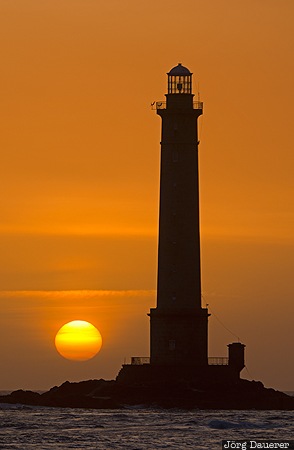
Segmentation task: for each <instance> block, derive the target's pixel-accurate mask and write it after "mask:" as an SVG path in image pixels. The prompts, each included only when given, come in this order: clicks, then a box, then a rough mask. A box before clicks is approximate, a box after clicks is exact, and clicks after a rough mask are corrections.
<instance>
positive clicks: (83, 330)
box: [55, 320, 102, 361]
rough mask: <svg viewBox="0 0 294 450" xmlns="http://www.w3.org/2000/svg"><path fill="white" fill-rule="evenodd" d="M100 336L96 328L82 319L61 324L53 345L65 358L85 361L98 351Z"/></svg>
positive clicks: (100, 343) (100, 344) (100, 342)
mask: <svg viewBox="0 0 294 450" xmlns="http://www.w3.org/2000/svg"><path fill="white" fill-rule="evenodd" d="M101 346H102V337H101V334H100V332H99V331H98V330H97V328H95V327H94V325H92V324H91V323H90V322H85V321H84V320H73V321H72V322H68V323H66V324H65V325H63V326H62V327H61V328H60V330H59V331H58V332H57V334H56V336H55V347H56V349H57V351H58V353H60V355H61V356H63V357H64V358H66V359H71V360H74V361H87V360H88V359H91V358H93V357H94V356H95V355H97V353H98V352H99V351H100V349H101Z"/></svg>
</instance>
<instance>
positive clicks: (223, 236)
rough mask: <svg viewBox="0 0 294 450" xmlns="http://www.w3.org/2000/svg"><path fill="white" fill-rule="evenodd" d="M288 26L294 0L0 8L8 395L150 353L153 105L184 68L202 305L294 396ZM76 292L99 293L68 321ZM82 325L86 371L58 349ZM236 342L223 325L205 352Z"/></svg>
mask: <svg viewBox="0 0 294 450" xmlns="http://www.w3.org/2000/svg"><path fill="white" fill-rule="evenodd" d="M293 19H294V4H293V1H292V0H280V1H279V2H277V1H276V0H258V1H256V0H249V1H247V2H243V3H241V2H236V1H235V0H211V1H210V2H207V1H205V0H182V1H181V2H180V4H179V2H175V1H174V0H169V1H167V0H160V1H158V0H156V1H155V0H150V1H149V2H147V3H145V4H143V3H142V2H138V1H135V0H127V1H124V2H121V1H118V0H108V1H107V2H104V3H101V2H98V1H97V0H70V1H69V0H58V1H56V0H50V1H49V0H43V1H42V2H40V1H39V0H26V1H25V2H23V1H22V0H14V1H13V2H12V1H10V0H2V1H1V2H0V54H1V59H2V64H1V72H0V90H1V93H0V149H1V164H0V177H1V187H2V189H1V195H0V214H1V221H0V250H1V251H0V289H1V290H2V293H1V294H0V303H1V315H2V319H1V342H5V345H4V344H3V345H2V347H1V349H0V356H1V360H2V361H4V362H5V367H6V371H5V372H3V373H2V374H1V375H0V389H6V388H7V389H9V388H18V387H26V388H43V387H45V388H47V387H50V386H51V385H54V384H57V383H59V382H62V381H64V380H65V379H85V378H100V377H101V376H103V377H114V376H115V374H116V373H117V371H118V369H119V367H120V365H121V363H122V362H123V359H124V357H129V356H131V355H134V354H135V353H137V354H138V355H140V354H142V355H145V354H146V353H148V333H149V328H148V318H147V316H146V313H147V312H148V310H149V308H150V307H153V306H154V302H155V293H154V290H155V288H156V251H157V250H156V246H157V241H156V239H157V219H158V189H159V150H160V149H159V142H160V119H159V118H158V117H157V116H156V114H155V113H154V111H151V110H150V103H151V102H153V101H154V100H161V99H164V94H165V93H166V72H167V71H168V70H169V69H170V68H171V67H173V66H174V65H176V64H177V63H178V62H182V63H183V64H184V65H185V66H187V67H188V68H190V70H191V71H192V72H193V73H194V92H195V93H197V90H198V86H199V90H200V94H201V99H202V100H203V101H204V115H203V117H202V118H201V119H200V130H201V134H200V140H201V143H200V183H201V186H200V187H201V233H202V276H203V296H204V301H205V302H207V303H209V305H210V307H211V309H212V311H214V312H215V314H216V315H217V317H219V318H220V319H221V321H222V322H223V323H224V324H225V325H226V326H227V327H228V328H229V329H230V330H232V331H233V333H235V334H237V335H238V336H240V338H241V339H242V341H244V343H245V344H246V345H247V365H248V369H249V370H250V375H251V376H252V377H253V378H255V379H261V380H263V381H264V382H265V384H266V385H271V386H273V387H276V388H280V389H289V390H290V389H292V390H294V386H293V381H292V379H293V370H294V362H293V361H292V359H293V358H292V359H291V358H289V354H290V353H291V348H290V344H291V345H292V343H293V339H294V335H293V326H292V321H291V317H293V292H294V289H293V274H292V268H293V264H294V256H293V255H294V251H293V250H294V205H293V198H294V183H293V167H294V156H293V149H292V147H293V141H294V127H293V124H292V117H293V111H292V109H293V104H294V84H293V79H294V60H293V48H294V33H293ZM68 290H69V291H74V290H86V291H91V290H92V291H94V294H93V296H94V297H93V296H92V297H91V296H90V297H91V301H90V300H89V299H88V295H89V294H86V293H84V294H77V293H75V294H70V293H67V294H64V295H65V297H66V298H71V297H70V296H71V295H72V296H73V297H74V299H75V300H74V301H72V302H71V301H67V302H65V304H64V303H62V305H60V308H61V309H62V314H61V313H60V311H61V309H58V308H59V307H58V304H59V303H58V302H59V300H58V301H57V299H60V294H59V293H58V292H59V291H68ZM100 290H106V291H119V292H123V294H119V297H118V298H119V299H124V301H118V300H117V297H116V294H113V295H108V296H105V295H102V294H101V293H99V292H98V291H100ZM18 291H22V293H20V292H18ZM23 291H26V294H25V295H24V294H23ZM30 291H38V292H39V293H38V295H37V294H36V292H35V293H34V292H31V294H30V293H29V292H30ZM50 291H54V292H51V293H50ZM125 291H127V292H129V293H130V292H134V291H135V292H137V294H136V295H133V294H130V296H129V297H128V294H125ZM146 292H147V293H148V294H146ZM83 295H84V296H85V298H84V297H83ZM120 295H121V296H120ZM68 296H69V297H68ZM83 298H84V300H83ZM93 298H95V299H96V300H95V301H94V300H93ZM56 302H57V303H56ZM89 302H90V303H89ZM56 305H57V306H56ZM76 308H77V309H76ZM103 308H106V309H107V308H110V309H109V311H110V310H111V311H112V313H111V314H110V313H106V312H105V310H106V309H105V310H104V309H103ZM107 311H108V309H107ZM77 314H81V315H82V316H83V317H76V315H77ZM44 317H45V318H46V320H45V319H44ZM74 319H85V320H89V321H90V322H92V323H94V324H95V325H96V326H97V327H98V328H99V329H100V331H101V333H102V336H103V349H102V350H101V352H100V354H99V355H98V356H97V357H96V358H94V360H92V361H91V362H90V361H89V362H88V363H72V362H70V361H65V360H64V361H63V360H62V359H61V358H60V356H59V355H58V354H57V352H56V351H55V350H54V348H52V342H53V341H52V340H53V339H54V333H55V332H57V331H58V329H59V327H60V326H61V325H62V324H63V323H65V322H66V321H70V320H74ZM44 320H45V322H44ZM134 320H135V322H136V324H138V323H140V327H137V325H136V324H134V322H133V321H134ZM120 321H121V322H122V323H120ZM116 330H120V332H119V333H117V332H116ZM20 331H21V333H23V334H21V333H20ZM137 331H138V333H137ZM105 334H106V337H105ZM7 336H9V339H7ZM40 336H42V337H40ZM134 336H135V338H134ZM233 339H235V338H234V336H232V335H230V334H229V333H228V332H227V331H226V330H224V329H223V328H222V327H221V325H220V324H219V322H218V321H217V320H216V318H215V317H214V316H212V317H211V319H210V354H211V356H217V355H220V356H221V355H225V354H226V344H227V343H229V342H231V341H232V340H233ZM18 348H21V349H22V350H21V355H19V352H18V351H17V349H18ZM32 358H35V359H34V363H33V362H32ZM38 361H39V362H40V366H39V372H38V374H36V375H34V374H33V373H32V370H31V367H32V364H34V365H36V364H37V362H38ZM42 368H43V369H42ZM50 368H51V369H50ZM49 369H50V370H49ZM12 374H13V376H12ZM243 376H244V377H246V376H247V377H249V375H248V373H245V371H244V373H243Z"/></svg>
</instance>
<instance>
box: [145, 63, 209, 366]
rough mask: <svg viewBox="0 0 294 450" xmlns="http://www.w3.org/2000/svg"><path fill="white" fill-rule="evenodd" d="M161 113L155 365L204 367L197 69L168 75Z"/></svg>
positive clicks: (152, 355) (152, 343)
mask: <svg viewBox="0 0 294 450" xmlns="http://www.w3.org/2000/svg"><path fill="white" fill-rule="evenodd" d="M156 110H157V114H158V115H159V116H160V117H161V121H162V122H161V123H162V128H161V166H160V211H159V241H158V275H157V306H156V308H152V309H151V310H150V314H149V315H150V364H151V365H156V366H181V367H182V368H184V367H185V366H186V367H191V366H205V365H207V364H208V362H207V329H208V316H209V314H208V311H207V308H202V306H201V267H200V233H199V177H198V172H199V171H198V145H199V141H198V123H197V122H198V117H199V116H201V114H202V110H203V104H202V102H200V101H194V94H193V91H192V73H191V72H190V70H189V69H187V68H186V67H184V66H182V64H178V65H177V66H176V67H174V68H172V69H171V70H170V72H168V74H167V94H166V101H165V102H157V103H156Z"/></svg>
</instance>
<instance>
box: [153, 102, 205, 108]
mask: <svg viewBox="0 0 294 450" xmlns="http://www.w3.org/2000/svg"><path fill="white" fill-rule="evenodd" d="M151 109H153V110H157V109H166V102H153V103H151ZM193 109H201V110H203V102H198V101H197V102H193Z"/></svg>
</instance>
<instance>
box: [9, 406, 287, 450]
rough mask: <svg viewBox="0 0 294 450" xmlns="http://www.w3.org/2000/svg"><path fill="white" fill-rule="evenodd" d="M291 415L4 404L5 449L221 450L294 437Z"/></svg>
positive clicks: (283, 412)
mask: <svg viewBox="0 0 294 450" xmlns="http://www.w3.org/2000/svg"><path fill="white" fill-rule="evenodd" d="M293 419H294V412H293V411H201V410H195V411H189V412H187V411H181V410H168V411H166V410H156V409H144V408H140V407H138V408H135V409H126V410H81V409H61V408H44V407H28V406H22V405H7V404H0V448H1V449H21V450H25V449H38V450H42V449H54V450H58V449H106V450H108V449H128V450H135V449H136V450H139V449H150V450H153V449H177V450H181V449H185V448H189V449H209V450H213V449H221V441H222V440H227V439H229V440H232V439H238V440H239V439H248V440H249V439H281V440H290V439H293V436H294V420H293Z"/></svg>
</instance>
